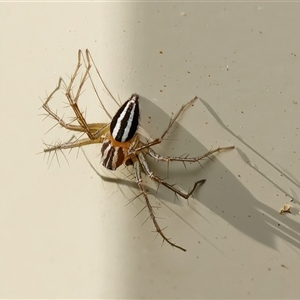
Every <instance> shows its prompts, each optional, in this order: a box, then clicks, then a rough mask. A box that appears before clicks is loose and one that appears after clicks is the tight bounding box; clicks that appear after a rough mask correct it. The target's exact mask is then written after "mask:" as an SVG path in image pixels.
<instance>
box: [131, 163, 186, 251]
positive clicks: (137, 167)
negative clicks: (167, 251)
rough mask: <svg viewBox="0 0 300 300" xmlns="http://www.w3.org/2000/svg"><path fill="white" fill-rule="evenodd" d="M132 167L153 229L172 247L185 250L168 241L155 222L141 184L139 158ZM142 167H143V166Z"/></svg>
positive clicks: (151, 208)
mask: <svg viewBox="0 0 300 300" xmlns="http://www.w3.org/2000/svg"><path fill="white" fill-rule="evenodd" d="M133 167H134V172H135V177H136V181H137V184H138V186H139V188H140V191H141V193H142V194H143V196H144V198H145V200H146V206H147V208H148V211H149V214H150V218H151V220H152V222H153V224H154V226H155V229H156V232H157V233H158V234H159V235H160V236H161V237H162V238H163V240H164V241H166V242H167V243H168V244H170V245H171V246H173V247H176V248H178V249H180V250H182V251H186V249H184V248H182V247H180V246H178V245H176V244H175V243H172V242H171V241H170V239H168V238H167V237H166V236H165V235H164V233H163V230H162V229H161V228H160V226H159V224H158V223H157V220H156V217H155V214H154V211H153V207H152V205H151V203H150V201H149V198H148V195H147V192H146V190H145V187H144V185H143V180H142V165H141V163H140V161H139V159H137V160H136V161H135V162H134V164H133ZM143 168H144V167H143Z"/></svg>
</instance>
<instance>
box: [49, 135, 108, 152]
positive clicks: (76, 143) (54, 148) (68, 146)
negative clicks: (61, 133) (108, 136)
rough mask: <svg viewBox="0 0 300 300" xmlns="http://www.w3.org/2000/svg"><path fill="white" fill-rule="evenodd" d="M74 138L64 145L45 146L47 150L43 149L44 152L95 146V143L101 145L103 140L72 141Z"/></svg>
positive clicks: (100, 138)
mask: <svg viewBox="0 0 300 300" xmlns="http://www.w3.org/2000/svg"><path fill="white" fill-rule="evenodd" d="M74 138H75V136H73V137H72V138H71V139H70V140H69V141H68V142H65V143H58V144H56V145H46V146H47V148H46V149H44V152H51V151H57V150H66V149H72V148H78V147H82V146H86V145H90V144H96V143H102V142H103V138H102V137H99V138H98V139H94V140H90V139H89V138H85V139H76V140H75V141H74Z"/></svg>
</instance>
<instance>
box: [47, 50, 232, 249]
mask: <svg viewBox="0 0 300 300" xmlns="http://www.w3.org/2000/svg"><path fill="white" fill-rule="evenodd" d="M85 54H86V55H85V59H84V57H83V53H82V51H81V50H79V51H78V62H77V66H76V69H75V71H74V74H73V75H72V76H71V79H70V82H69V84H68V85H66V91H65V95H66V98H67V100H68V102H69V104H70V107H71V108H72V110H73V111H74V114H75V116H76V117H75V121H77V123H78V125H73V124H72V122H71V123H65V122H64V121H63V120H62V118H60V117H59V116H58V115H57V114H56V113H55V112H53V110H51V109H50V107H49V105H48V103H49V102H50V100H51V99H52V97H53V95H54V94H55V93H56V92H57V91H58V90H60V89H61V88H62V87H61V85H62V83H64V81H63V79H61V78H60V79H59V82H58V86H57V87H56V89H55V90H54V91H53V92H52V93H51V94H50V95H49V97H47V99H46V101H45V102H44V104H43V108H44V109H45V111H46V112H47V114H48V116H50V117H52V118H53V119H55V120H56V121H57V123H58V124H60V125H61V126H62V127H63V128H66V129H68V130H71V131H77V132H82V133H84V134H86V135H87V137H86V138H80V139H76V140H74V139H71V140H70V141H69V142H66V143H61V144H56V145H48V146H47V148H46V149H45V150H44V151H45V152H52V151H54V152H55V151H58V150H64V149H71V148H76V147H82V146H85V145H89V144H96V143H101V144H102V147H101V157H102V158H101V159H102V165H103V166H104V167H106V168H107V169H109V170H116V169H117V168H118V167H120V166H121V165H122V164H126V165H129V164H132V165H133V169H134V174H135V178H136V182H137V185H138V187H139V189H140V191H141V195H142V196H143V197H144V199H145V202H146V207H147V208H148V211H149V214H150V218H151V219H152V221H153V224H154V226H155V229H156V232H157V233H158V234H159V235H160V236H161V237H162V238H163V241H166V242H167V243H169V244H170V245H172V246H173V247H176V248H178V249H180V250H183V251H186V250H185V249H184V248H182V247H180V246H178V245H176V244H175V243H173V242H171V241H170V239H168V238H167V237H166V236H165V234H164V232H163V230H162V229H161V228H160V226H159V224H158V222H157V220H156V217H155V214H154V210H153V207H152V205H151V203H150V200H149V197H148V194H147V192H146V190H145V188H144V185H143V179H142V171H143V172H144V173H145V174H146V175H147V176H148V177H149V178H150V179H152V180H154V181H156V182H158V183H159V184H161V185H164V186H165V187H167V188H168V189H170V190H172V191H173V192H174V193H175V194H177V195H179V196H181V197H183V198H185V199H188V198H189V197H190V196H191V195H192V193H193V192H194V191H195V189H196V188H197V187H198V186H200V185H202V184H203V183H204V182H205V179H201V180H198V181H196V182H195V184H194V186H193V188H192V189H191V190H190V191H189V192H188V193H184V192H182V191H181V190H179V189H178V188H176V187H175V186H174V185H173V184H170V183H168V182H166V181H165V180H163V179H162V178H160V177H159V176H157V175H155V174H154V173H153V172H152V171H151V169H150V167H149V165H148V162H147V159H146V155H147V156H149V157H151V158H153V159H155V160H156V161H165V162H171V161H180V162H191V163H192V162H198V161H200V160H201V159H203V158H206V157H208V156H209V155H211V154H213V153H215V152H218V151H220V150H226V149H232V148H234V147H233V146H230V147H223V148H217V149H214V150H211V151H209V152H207V153H205V154H203V155H200V156H197V157H182V156H181V157H174V156H162V155H160V154H158V153H156V152H155V151H154V150H153V148H152V147H153V146H155V145H157V144H160V143H161V142H162V141H163V139H164V137H165V135H166V134H167V133H168V132H169V130H170V128H171V127H172V126H173V124H174V123H175V121H176V119H177V118H178V117H179V115H180V114H181V112H182V111H183V110H184V109H186V108H187V107H189V106H190V105H192V104H193V103H194V102H195V101H196V100H197V99H198V97H194V98H193V99H192V100H191V101H189V102H188V103H186V104H185V105H183V106H182V107H181V109H180V110H179V111H178V112H177V114H175V115H174V116H173V117H171V120H170V122H169V125H168V127H167V128H166V129H165V130H164V131H163V134H162V135H161V136H160V137H159V138H157V139H154V140H152V141H147V142H142V141H141V137H140V136H139V134H138V132H137V130H138V126H139V96H138V95H137V94H132V95H131V97H130V98H129V99H128V100H127V101H126V102H125V103H124V104H123V105H122V106H121V107H120V108H119V110H118V111H117V112H116V114H115V115H114V117H113V118H111V122H110V123H87V122H86V120H85V118H84V116H83V113H82V112H81V111H80V109H79V107H78V105H77V103H78V100H79V97H80V95H81V93H82V88H83V86H84V83H85V82H86V80H87V79H89V80H90V81H91V83H92V85H93V86H94V83H93V80H92V78H91V76H90V69H91V67H92V63H91V62H93V59H92V57H91V55H90V53H89V51H88V50H86V53H85ZM82 61H84V64H85V71H84V73H83V76H82V78H81V80H80V83H79V87H78V89H77V91H76V93H74V96H73V93H71V91H72V89H74V86H73V84H74V80H75V78H76V77H77V75H78V72H79V69H80V67H81V63H82ZM93 65H94V66H95V64H94V62H93ZM95 69H96V71H97V74H98V76H99V78H100V80H101V82H102V84H103V86H104V88H105V89H106V91H107V93H108V94H109V95H110V96H111V97H112V99H113V100H114V101H115V102H117V101H116V100H115V98H114V97H113V96H112V94H111V93H110V91H109V90H108V89H107V87H106V85H105V83H104V82H103V80H102V77H101V75H100V73H99V72H98V70H97V68H96V67H95ZM96 95H97V96H98V94H97V92H96ZM99 100H100V98H99ZM100 104H101V106H102V108H103V109H104V110H105V112H106V113H107V114H108V116H110V115H109V113H108V112H107V110H106V108H105V107H104V106H103V104H102V102H101V100H100Z"/></svg>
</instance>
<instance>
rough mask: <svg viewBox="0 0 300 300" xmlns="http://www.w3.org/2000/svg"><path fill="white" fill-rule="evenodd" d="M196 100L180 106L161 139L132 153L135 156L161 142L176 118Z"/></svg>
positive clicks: (195, 98)
mask: <svg viewBox="0 0 300 300" xmlns="http://www.w3.org/2000/svg"><path fill="white" fill-rule="evenodd" d="M197 99H198V97H197V96H196V97H194V98H193V99H192V100H191V101H189V102H188V103H186V104H184V105H182V106H181V108H180V109H179V111H178V112H177V113H176V115H175V116H172V117H171V118H170V122H169V125H168V127H167V128H166V130H165V131H164V132H163V134H162V135H161V137H159V138H157V139H155V140H153V141H152V142H149V143H147V144H144V145H142V146H140V147H138V148H136V149H134V151H133V152H134V153H135V154H136V153H137V152H139V151H141V150H143V149H146V148H149V147H152V146H154V145H157V144H160V143H161V142H162V141H163V138H164V137H165V135H166V134H167V133H168V132H169V130H170V129H171V127H172V126H173V125H174V123H175V121H176V120H177V119H178V117H179V116H180V114H181V113H182V112H183V111H184V110H185V109H186V108H187V107H189V106H190V105H192V104H193V103H194V102H195V101H196V100H197Z"/></svg>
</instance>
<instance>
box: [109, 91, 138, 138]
mask: <svg viewBox="0 0 300 300" xmlns="http://www.w3.org/2000/svg"><path fill="white" fill-rule="evenodd" d="M139 115H140V110H139V95H137V94H132V95H131V97H130V98H129V99H128V100H127V101H126V102H125V103H124V104H123V105H122V106H121V107H120V108H119V110H118V111H117V113H116V114H115V116H114V117H113V119H112V121H111V123H110V133H111V135H112V137H113V139H114V140H115V141H117V142H121V143H124V142H127V141H129V140H130V139H132V138H133V136H134V135H135V133H136V131H137V128H138V125H139Z"/></svg>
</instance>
